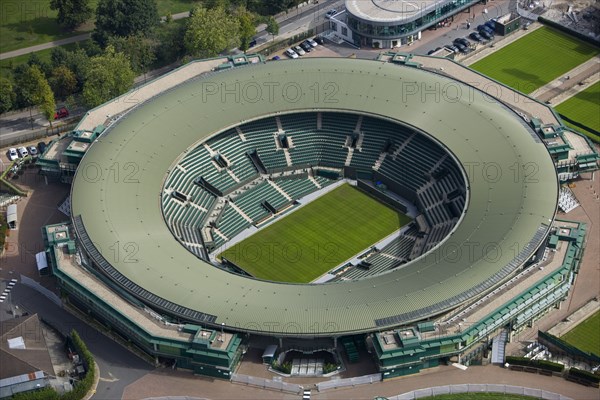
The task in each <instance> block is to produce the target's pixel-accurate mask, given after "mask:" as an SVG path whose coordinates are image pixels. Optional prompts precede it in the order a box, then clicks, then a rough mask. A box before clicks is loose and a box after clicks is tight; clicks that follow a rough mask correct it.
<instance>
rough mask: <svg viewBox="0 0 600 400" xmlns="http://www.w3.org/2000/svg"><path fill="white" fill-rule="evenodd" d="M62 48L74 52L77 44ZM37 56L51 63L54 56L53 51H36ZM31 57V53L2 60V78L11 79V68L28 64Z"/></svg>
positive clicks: (0, 65) (0, 73)
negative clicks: (51, 57)
mask: <svg viewBox="0 0 600 400" xmlns="http://www.w3.org/2000/svg"><path fill="white" fill-rule="evenodd" d="M88 40H89V39H88ZM79 43H80V45H82V44H83V43H84V42H79ZM61 47H63V48H65V49H67V50H74V49H76V48H77V43H70V44H66V45H64V46H61ZM35 54H37V55H38V56H39V58H40V60H42V61H47V62H50V55H51V54H52V49H46V50H40V51H36V52H35ZM29 56H30V53H28V54H24V55H22V56H18V57H13V58H9V59H6V60H0V77H3V78H8V79H11V75H12V72H11V68H13V69H14V68H15V67H16V66H17V65H20V64H25V63H27V61H28V60H29Z"/></svg>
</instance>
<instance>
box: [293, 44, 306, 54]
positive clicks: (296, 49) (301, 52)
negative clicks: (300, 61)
mask: <svg viewBox="0 0 600 400" xmlns="http://www.w3.org/2000/svg"><path fill="white" fill-rule="evenodd" d="M294 51H295V52H296V54H298V55H299V56H303V55H305V54H306V52H305V51H304V50H303V49H302V47H300V46H294Z"/></svg>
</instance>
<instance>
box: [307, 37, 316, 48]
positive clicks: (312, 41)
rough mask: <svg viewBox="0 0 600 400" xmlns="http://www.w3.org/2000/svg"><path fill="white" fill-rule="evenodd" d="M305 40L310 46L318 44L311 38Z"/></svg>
mask: <svg viewBox="0 0 600 400" xmlns="http://www.w3.org/2000/svg"><path fill="white" fill-rule="evenodd" d="M306 42H308V44H310V45H311V46H312V47H317V46H318V45H319V43H317V42H316V41H315V40H314V39H311V38H308V39H306Z"/></svg>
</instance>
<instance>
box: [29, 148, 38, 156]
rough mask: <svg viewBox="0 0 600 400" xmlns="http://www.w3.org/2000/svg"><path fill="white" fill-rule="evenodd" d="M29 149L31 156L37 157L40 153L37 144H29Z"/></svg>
mask: <svg viewBox="0 0 600 400" xmlns="http://www.w3.org/2000/svg"><path fill="white" fill-rule="evenodd" d="M27 151H29V155H30V156H31V157H37V155H38V151H37V149H36V148H35V146H29V147H28V148H27Z"/></svg>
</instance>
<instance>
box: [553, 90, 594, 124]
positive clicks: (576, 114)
mask: <svg viewBox="0 0 600 400" xmlns="http://www.w3.org/2000/svg"><path fill="white" fill-rule="evenodd" d="M556 111H558V113H560V114H563V115H565V116H566V117H568V118H571V119H572V120H574V121H577V122H580V123H582V124H584V125H585V126H588V127H590V128H592V129H595V130H597V131H600V82H596V83H595V84H593V85H592V86H590V87H588V88H587V89H585V90H583V91H581V92H579V93H577V94H576V95H575V96H573V97H571V98H570V99H569V100H566V101H564V102H562V103H560V104H559V105H558V106H556Z"/></svg>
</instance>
